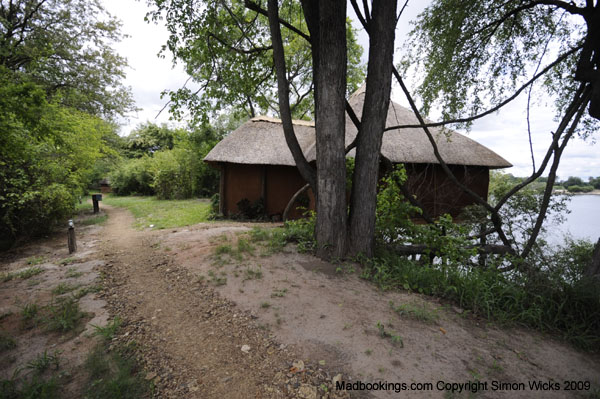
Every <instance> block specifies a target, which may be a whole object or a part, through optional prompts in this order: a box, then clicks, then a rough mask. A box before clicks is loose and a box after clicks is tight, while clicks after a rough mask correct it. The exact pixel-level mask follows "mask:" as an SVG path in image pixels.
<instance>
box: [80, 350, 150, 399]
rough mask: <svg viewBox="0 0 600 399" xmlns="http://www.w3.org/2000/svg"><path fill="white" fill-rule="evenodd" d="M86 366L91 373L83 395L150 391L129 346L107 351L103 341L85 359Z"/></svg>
mask: <svg viewBox="0 0 600 399" xmlns="http://www.w3.org/2000/svg"><path fill="white" fill-rule="evenodd" d="M85 368H86V370H87V371H88V373H89V376H90V377H89V381H88V384H87V388H86V398H90V399H113V398H140V397H145V396H146V395H147V394H148V392H149V391H150V390H151V386H150V384H149V383H148V382H147V381H145V380H144V378H143V377H144V376H143V373H142V372H141V370H140V369H139V366H138V364H137V361H136V359H135V356H134V353H133V351H132V350H131V349H129V348H126V347H120V348H117V350H114V351H111V352H109V351H107V349H106V345H105V344H99V345H97V346H96V348H95V349H94V350H93V351H92V352H91V353H90V354H89V356H88V358H87V359H86V362H85Z"/></svg>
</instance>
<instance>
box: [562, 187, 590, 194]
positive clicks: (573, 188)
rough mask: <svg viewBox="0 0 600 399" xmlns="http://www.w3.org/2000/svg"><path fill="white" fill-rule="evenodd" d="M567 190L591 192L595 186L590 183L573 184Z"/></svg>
mask: <svg viewBox="0 0 600 399" xmlns="http://www.w3.org/2000/svg"><path fill="white" fill-rule="evenodd" d="M567 191H568V192H570V193H589V192H592V191H594V186H590V185H582V186H580V185H572V186H569V187H567Z"/></svg>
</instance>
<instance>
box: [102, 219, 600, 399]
mask: <svg viewBox="0 0 600 399" xmlns="http://www.w3.org/2000/svg"><path fill="white" fill-rule="evenodd" d="M108 212H109V215H110V218H109V223H108V225H107V226H106V230H105V235H106V237H107V239H106V241H105V243H104V246H105V250H106V259H108V269H107V273H106V275H107V276H108V277H109V280H110V282H107V284H106V285H107V286H112V287H113V288H112V290H113V292H111V296H108V297H107V298H106V300H107V301H108V302H109V304H110V306H111V311H112V312H113V313H115V314H120V315H126V320H128V324H127V326H126V333H125V334H126V337H124V339H135V340H137V341H138V342H139V343H141V344H142V346H143V348H144V353H145V355H146V359H147V367H148V369H149V370H151V374H150V377H153V376H154V375H156V377H155V382H157V385H158V387H159V389H160V390H163V391H161V392H160V394H159V396H161V395H163V394H164V396H165V397H169V396H172V397H181V396H182V394H183V393H185V397H203V398H212V397H214V398H223V397H231V398H234V397H239V398H242V397H244V398H246V397H302V398H314V397H330V395H338V394H348V393H349V391H346V392H343V391H335V390H332V388H333V385H332V381H331V380H332V377H333V376H334V375H337V374H338V373H341V374H342V375H343V379H344V380H345V381H347V382H355V381H357V380H360V381H362V382H371V383H373V382H376V383H377V382H389V383H392V384H402V383H407V384H408V386H407V387H403V386H402V385H392V386H388V389H387V390H377V391H372V392H370V393H367V392H352V396H353V397H363V396H375V397H397V396H398V393H397V392H395V391H396V390H401V391H403V394H404V395H408V396H409V397H455V396H456V397H462V396H464V394H465V393H464V392H463V393H462V394H459V393H458V392H454V393H452V392H448V391H447V390H445V389H439V388H440V385H439V384H440V381H441V382H442V386H441V387H442V388H447V387H448V386H447V385H445V384H447V383H449V384H465V383H469V382H470V383H471V384H475V383H476V382H480V383H481V384H486V385H487V386H486V387H485V388H482V385H479V389H478V393H477V397H484V398H487V397H490V398H496V397H523V398H530V397H540V398H547V397H556V398H561V397H590V395H591V396H592V397H594V396H593V395H597V394H598V392H599V391H597V390H598V388H599V387H600V362H599V361H598V360H599V359H598V357H597V356H594V355H589V354H584V353H580V352H578V351H576V350H574V349H573V348H572V347H570V346H569V345H567V344H565V343H563V342H560V341H557V340H554V339H552V338H550V337H547V336H544V335H542V334H538V333H535V332H531V331H528V330H523V329H517V328H514V329H500V328H497V327H495V326H493V325H488V324H487V323H486V321H485V320H482V319H479V318H476V317H472V316H470V315H468V313H467V312H463V311H462V310H461V309H457V308H454V307H452V306H447V305H444V304H442V303H439V302H436V301H435V300H432V299H431V298H426V297H421V296H418V295H414V294H407V293H399V292H396V293H391V292H388V293H382V292H379V291H378V290H376V289H375V288H374V287H373V286H372V285H371V284H369V283H367V282H365V281H363V280H361V279H360V278H358V271H357V270H353V269H355V268H356V265H337V266H335V265H331V264H329V263H325V262H321V261H319V260H318V259H315V258H314V257H311V256H309V255H303V254H298V253H297V252H296V251H295V250H293V249H288V250H287V251H284V252H283V253H277V254H274V255H271V256H267V257H263V256H260V253H259V252H260V250H259V248H255V249H253V250H252V251H249V252H248V253H246V254H239V253H238V254H237V255H235V256H234V255H233V254H232V253H224V254H223V255H222V256H221V257H218V258H215V256H214V252H215V249H216V248H217V247H219V246H221V247H223V248H227V247H229V248H234V249H235V247H236V242H237V240H238V239H239V237H240V235H241V234H244V233H246V232H248V231H249V230H250V226H249V225H243V224H235V223H221V224H216V223H211V224H201V225H197V226H192V227H189V228H180V229H172V230H163V231H154V232H151V231H143V232H142V231H134V230H132V229H131V228H130V227H129V226H131V223H132V221H133V220H132V218H131V216H130V215H129V213H128V212H127V211H124V210H121V209H109V210H108ZM108 237H110V238H108ZM225 252H227V251H225ZM250 253H253V254H254V255H250ZM399 306H401V307H402V310H401V311H400V312H398V311H397V310H398V307H399ZM394 308H395V309H396V310H395V309H394ZM384 332H385V333H384ZM244 345H248V346H249V347H250V350H249V351H247V353H246V352H244V351H242V348H243V347H244ZM298 359H302V360H303V361H304V364H305V365H306V366H307V368H308V370H307V372H302V373H298V374H292V373H289V369H290V366H292V363H293V362H294V361H296V360H298ZM293 370H294V369H293ZM534 381H543V382H546V383H547V382H548V381H552V382H558V383H559V384H560V387H561V389H560V390H558V391H557V390H552V389H543V390H531V389H530V387H529V384H530V383H531V382H534ZM566 381H582V382H584V383H585V382H589V385H590V386H591V389H583V390H579V391H569V392H567V391H565V382H566ZM411 383H420V384H421V385H418V386H414V387H412V388H414V389H413V390H411V385H410V384H411ZM428 384H431V386H428ZM494 384H495V385H494ZM500 384H502V385H500ZM457 386H458V385H454V387H457ZM553 386H554V387H556V385H553ZM470 387H471V390H473V385H471V386H470ZM497 388H501V389H497ZM380 389H381V387H380ZM463 389H464V387H463ZM594 389H596V391H594ZM594 392H596V393H594ZM467 393H468V392H467ZM466 396H468V395H466ZM466 396H465V397H466ZM332 397H335V396H332Z"/></svg>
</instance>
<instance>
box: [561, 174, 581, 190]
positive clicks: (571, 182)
mask: <svg viewBox="0 0 600 399" xmlns="http://www.w3.org/2000/svg"><path fill="white" fill-rule="evenodd" d="M560 185H561V186H563V187H564V188H569V187H571V186H583V185H585V183H584V182H583V180H581V178H579V177H573V176H569V178H568V179H567V180H565V181H563V182H561V183H560Z"/></svg>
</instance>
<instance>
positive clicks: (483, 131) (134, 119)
mask: <svg viewBox="0 0 600 399" xmlns="http://www.w3.org/2000/svg"><path fill="white" fill-rule="evenodd" d="M102 2H103V4H104V6H105V8H106V9H107V11H108V12H109V13H111V14H112V15H114V16H116V17H117V18H119V19H120V20H121V21H122V23H123V27H122V32H123V33H124V34H126V35H128V37H127V38H125V39H124V40H123V41H122V42H120V43H117V44H115V46H114V47H115V49H116V50H117V51H118V52H119V53H120V54H121V55H122V56H124V57H126V58H127V60H128V63H129V68H128V69H127V70H126V74H127V77H126V79H125V85H126V86H130V87H131V89H132V92H133V95H134V98H135V101H136V104H137V107H138V108H139V109H140V110H139V111H137V112H135V113H132V114H131V115H129V117H128V118H127V119H125V120H123V121H122V128H121V135H127V134H129V132H130V131H131V130H133V129H134V128H135V127H136V126H137V125H139V124H140V123H144V122H147V121H150V122H154V123H163V122H164V123H170V124H173V125H175V124H181V123H182V122H177V121H169V113H168V108H167V109H165V110H164V111H162V112H161V113H160V115H158V114H159V112H160V110H161V109H162V108H163V107H164V106H165V104H166V102H167V100H168V99H166V98H164V99H161V98H160V94H161V92H162V91H164V90H168V89H171V90H175V89H178V88H180V87H181V86H183V84H184V83H185V82H186V80H187V78H188V76H187V74H186V73H185V71H184V69H183V67H182V66H181V65H175V66H173V62H172V59H171V56H170V53H167V54H166V56H165V57H164V58H159V57H158V53H159V51H160V49H161V46H162V45H163V44H165V43H166V41H167V39H168V32H167V30H166V28H165V27H164V26H162V25H156V24H154V23H147V22H145V21H144V16H145V15H146V12H147V10H148V6H147V5H146V2H145V1H135V0H102ZM427 3H428V2H427V1H418V2H412V3H410V2H409V5H408V6H407V8H406V10H405V12H404V14H403V16H402V18H401V19H400V22H399V24H398V29H397V31H396V48H397V49H398V51H399V50H400V45H401V44H402V41H403V40H404V38H405V37H406V34H407V33H408V31H409V30H410V28H411V26H410V25H409V23H408V21H411V20H413V19H414V18H415V17H416V16H417V15H418V14H419V13H420V12H421V11H422V10H423V8H424V7H425V6H426V4H427ZM349 16H350V18H352V19H354V20H356V18H355V17H354V14H353V12H352V11H351V7H350V6H349ZM359 43H360V44H361V45H362V46H363V48H364V49H365V54H364V56H363V61H364V62H366V59H367V49H368V38H367V35H366V33H365V32H364V31H362V30H359ZM392 99H393V100H394V101H395V102H397V103H399V104H401V105H404V106H408V103H407V101H406V100H405V99H404V98H403V96H402V93H400V90H399V89H398V88H397V87H394V88H393V90H392ZM157 115H158V116H157ZM553 117H554V110H553V109H552V108H550V107H542V106H537V107H535V108H532V118H531V121H532V141H533V147H534V155H535V160H536V165H539V163H540V162H541V159H542V158H543V156H544V154H545V151H546V148H547V145H548V143H549V140H550V137H551V136H550V135H551V133H550V132H551V131H553V130H554V129H555V128H556V123H555V122H554V121H553ZM459 132H461V133H466V135H467V136H468V137H469V138H471V139H473V140H476V141H478V142H479V143H481V144H483V145H485V146H486V147H488V148H490V149H491V150H493V151H495V152H496V153H498V154H499V155H501V156H502V157H504V158H505V159H506V160H508V161H509V162H510V163H512V164H513V167H512V168H510V169H506V171H507V172H509V173H512V174H513V175H515V176H527V175H529V174H531V172H532V163H531V153H530V151H529V142H528V138H527V124H526V120H525V100H524V99H523V98H518V99H517V100H516V101H515V102H513V103H512V104H509V105H508V106H507V107H505V109H503V110H502V111H500V112H499V113H496V114H492V115H489V116H487V117H485V118H483V119H481V120H479V121H477V122H476V123H475V124H474V125H473V127H472V129H471V131H470V132H462V131H459ZM597 135H598V134H596V136H597ZM599 149H600V147H599V145H598V144H593V143H592V142H589V141H587V142H586V141H583V140H581V139H574V140H573V141H572V142H571V143H569V145H568V146H567V149H566V150H565V153H564V154H563V156H562V159H561V166H560V167H559V170H558V175H559V179H566V178H567V177H569V176H579V177H581V178H584V179H585V180H587V178H588V177H589V176H600V155H599V154H598V153H599Z"/></svg>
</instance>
